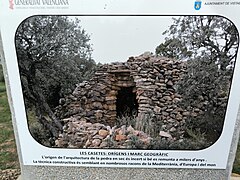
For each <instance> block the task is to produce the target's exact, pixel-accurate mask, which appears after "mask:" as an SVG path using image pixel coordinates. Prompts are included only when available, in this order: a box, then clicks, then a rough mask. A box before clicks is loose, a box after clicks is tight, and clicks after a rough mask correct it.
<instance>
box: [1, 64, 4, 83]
mask: <svg viewBox="0 0 240 180" xmlns="http://www.w3.org/2000/svg"><path fill="white" fill-rule="evenodd" d="M0 82H4V76H3V68H2V65H1V64H0Z"/></svg>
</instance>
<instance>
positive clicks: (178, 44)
mask: <svg viewBox="0 0 240 180" xmlns="http://www.w3.org/2000/svg"><path fill="white" fill-rule="evenodd" d="M163 34H164V35H168V36H167V37H166V39H165V42H164V43H161V44H160V45H159V46H158V47H157V48H156V54H158V55H163V56H167V57H170V58H175V59H178V60H181V61H184V62H185V63H186V65H187V70H186V74H185V75H184V76H183V77H182V80H181V81H180V82H179V83H178V85H177V86H176V87H175V88H176V90H177V91H178V92H179V93H180V94H182V96H183V101H182V102H181V105H182V106H183V107H184V108H186V109H188V110H190V111H191V110H192V109H194V108H197V109H200V110H202V111H203V112H204V114H201V115H198V116H197V117H195V118H189V119H188V121H187V124H186V127H187V128H191V129H192V128H193V129H195V130H196V129H200V131H201V132H202V133H203V132H204V133H206V135H207V136H208V139H209V140H211V142H215V141H216V140H217V139H218V137H219V136H220V135H221V132H222V127H223V123H224V117H225V112H226V107H227V99H228V94H229V88H230V84H231V77H232V73H233V65H234V62H235V60H236V56H237V49H238V43H239V39H238V31H237V29H236V27H235V26H234V24H233V23H231V22H230V21H229V20H227V19H225V18H223V17H218V16H182V17H179V18H175V19H173V24H172V25H171V26H170V29H169V30H167V31H165V32H164V33H163ZM213 136H214V137H213Z"/></svg>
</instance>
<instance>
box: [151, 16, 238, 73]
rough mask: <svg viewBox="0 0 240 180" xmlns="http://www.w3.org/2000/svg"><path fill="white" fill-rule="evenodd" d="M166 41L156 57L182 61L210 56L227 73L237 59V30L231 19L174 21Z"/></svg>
mask: <svg viewBox="0 0 240 180" xmlns="http://www.w3.org/2000/svg"><path fill="white" fill-rule="evenodd" d="M163 34H164V35H167V37H166V39H165V42H164V43H161V44H160V45H159V46H158V47H157V48H156V54H159V55H164V56H167V57H172V58H176V59H179V60H188V59H194V58H196V57H203V56H207V57H208V58H209V60H211V61H214V62H215V63H217V64H218V65H219V66H220V69H222V70H226V67H227V66H228V65H229V63H230V62H232V60H235V58H236V55H237V54H236V51H237V48H238V31H237V29H236V27H235V26H234V24H232V23H231V22H230V21H229V20H228V19H225V18H223V17H219V16H181V17H179V18H174V19H173V24H172V25H171V26H170V29H169V30H167V31H165V32H164V33H163Z"/></svg>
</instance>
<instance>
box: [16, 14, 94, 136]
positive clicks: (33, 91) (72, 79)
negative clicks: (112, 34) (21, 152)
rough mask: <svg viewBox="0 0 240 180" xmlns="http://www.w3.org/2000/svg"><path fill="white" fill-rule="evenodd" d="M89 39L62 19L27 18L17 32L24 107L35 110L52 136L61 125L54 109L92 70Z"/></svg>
mask: <svg viewBox="0 0 240 180" xmlns="http://www.w3.org/2000/svg"><path fill="white" fill-rule="evenodd" d="M89 40H90V38H89V35H88V34H87V33H86V32H85V30H84V29H83V28H82V27H81V25H80V21H79V20H78V19H75V20H71V19H69V18H68V17H64V16H34V17H30V18H28V19H26V20H25V21H24V22H22V23H21V24H20V26H19V27H18V29H17V32H16V38H15V41H16V51H17V57H18V65H19V70H20V75H21V81H22V88H23V94H24V100H25V104H26V106H27V108H28V109H30V108H32V109H35V114H36V116H37V118H38V121H39V123H40V124H42V125H43V126H44V127H45V128H46V129H48V130H49V131H50V132H51V134H52V135H53V136H55V137H56V136H57V135H58V132H59V131H61V129H62V125H61V123H60V122H59V120H58V118H57V117H56V116H55V115H54V113H53V110H54V107H56V106H57V105H58V101H59V99H60V98H61V97H63V96H65V95H67V94H69V93H71V92H72V90H73V89H74V88H75V84H77V83H79V82H81V81H83V80H85V79H87V78H89V77H90V76H91V74H92V72H93V70H94V67H95V62H94V61H93V60H92V58H91V51H92V49H91V46H90V44H89Z"/></svg>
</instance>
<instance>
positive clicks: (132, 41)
mask: <svg viewBox="0 0 240 180" xmlns="http://www.w3.org/2000/svg"><path fill="white" fill-rule="evenodd" d="M146 33H147V35H146ZM238 37H239V36H238V31H237V29H236V27H235V25H234V24H233V23H232V22H231V21H229V20H228V19H226V18H224V17H221V16H138V15H136V16H127V15H126V16H53V15H44V16H40V15H38V16H32V17H29V18H27V19H25V20H24V21H22V23H21V24H20V25H19V26H18V28H17V30H16V34H15V48H16V54H17V60H18V68H19V74H20V78H21V86H22V92H23V98H24V103H25V110H26V114H27V123H28V129H29V131H30V133H31V135H32V137H33V138H34V139H35V140H36V141H37V142H38V143H40V144H41V145H44V146H46V147H49V148H74V149H96V148H98V149H99V148H100V149H129V150H131V149H139V150H201V149H205V148H208V147H210V146H211V145H213V144H214V143H215V142H216V141H217V140H218V139H219V137H220V136H221V133H222V129H223V126H224V120H225V114H226V110H227V105H228V96H229V92H230V87H231V81H232V76H233V71H234V64H235V61H236V57H237V50H238V44H239V39H238Z"/></svg>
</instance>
